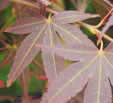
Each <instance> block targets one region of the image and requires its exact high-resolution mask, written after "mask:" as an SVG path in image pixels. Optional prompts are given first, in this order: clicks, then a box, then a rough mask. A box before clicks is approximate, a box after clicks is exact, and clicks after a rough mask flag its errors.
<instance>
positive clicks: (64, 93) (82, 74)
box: [38, 43, 113, 103]
mask: <svg viewBox="0 0 113 103" xmlns="http://www.w3.org/2000/svg"><path fill="white" fill-rule="evenodd" d="M38 47H40V45H38ZM41 47H43V48H49V49H50V50H51V51H54V52H55V53H57V54H58V55H60V56H62V57H64V58H66V59H69V60H74V61H75V60H78V59H79V60H80V61H79V62H78V63H73V64H71V65H70V66H69V67H67V68H66V69H64V70H63V72H61V73H60V75H59V76H58V78H57V79H56V80H55V81H54V82H53V83H52V84H51V85H50V87H49V89H48V93H47V94H46V95H45V96H44V97H43V99H42V102H41V103H65V102H66V101H68V100H69V99H70V98H72V97H74V96H75V95H76V94H77V93H78V92H80V91H81V90H82V89H83V87H85V85H86V84H87V87H86V89H85V93H84V103H112V92H111V87H110V81H111V84H113V43H111V44H110V45H109V46H108V47H107V48H106V49H105V50H104V51H101V50H98V49H97V48H96V47H95V46H94V45H90V46H89V45H85V44H82V45H81V44H75V45H65V46H54V47H50V46H49V47H48V46H42V45H41ZM80 57H81V59H80ZM109 80H110V81H109Z"/></svg>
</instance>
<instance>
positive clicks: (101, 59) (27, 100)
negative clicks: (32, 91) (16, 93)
mask: <svg viewBox="0 0 113 103" xmlns="http://www.w3.org/2000/svg"><path fill="white" fill-rule="evenodd" d="M9 1H10V2H9ZM70 1H71V2H72V3H73V4H74V5H75V7H76V9H78V10H68V11H62V12H58V11H55V10H54V9H53V8H51V6H50V5H51V4H52V3H59V2H57V0H7V1H5V5H6V6H5V7H4V6H3V0H2V1H0V5H1V8H0V10H3V9H5V8H6V7H7V6H8V5H12V18H11V19H10V20H9V21H8V23H7V24H6V25H5V26H4V27H3V28H2V29H1V31H0V33H1V34H2V35H3V37H2V38H0V42H1V43H2V44H3V45H4V46H5V47H3V48H0V50H6V49H7V50H6V53H5V56H4V57H3V60H2V62H1V64H0V68H2V67H4V66H6V65H9V64H10V63H12V62H13V64H12V68H11V70H10V72H9V75H8V80H7V87H10V86H11V85H12V83H13V82H15V80H16V79H17V78H18V79H19V81H20V86H21V88H22V91H23V95H22V99H21V100H22V102H23V103H37V102H39V101H40V103H68V102H69V103H75V102H76V100H75V99H76V96H78V94H81V93H82V96H81V95H79V96H81V97H80V98H83V99H82V100H81V101H80V103H81V102H83V103H112V87H111V86H112V85H113V39H112V38H111V37H109V36H108V35H106V31H107V30H108V29H109V28H110V26H112V25H113V13H112V12H113V9H111V10H110V11H108V14H107V15H106V16H105V15H104V16H105V17H104V18H103V19H102V20H101V21H100V23H99V24H98V25H96V26H94V25H91V24H88V23H85V22H84V20H86V19H87V21H88V20H89V19H93V18H95V17H99V15H95V14H94V15H93V14H90V13H85V10H86V6H87V2H88V1H87V0H86V1H85V2H82V0H76V1H75V0H70ZM91 2H92V3H94V5H95V4H96V3H97V4H98V5H100V4H102V6H104V5H105V7H106V6H110V8H112V7H113V6H112V3H111V2H110V1H109V0H101V1H98V0H93V1H91ZM23 5H25V7H24V6H23ZM59 5H60V4H59ZM78 5H79V6H78ZM80 5H82V6H83V8H82V9H80ZM99 8H100V7H97V8H96V10H98V9H99ZM99 10H100V9H99ZM81 11H84V12H81ZM98 13H99V11H98ZM26 15H27V16H26ZM100 16H101V13H100ZM102 16H103V15H102ZM109 16H110V17H109ZM108 17H109V18H108ZM14 18H15V19H16V22H15V23H14V24H12V25H10V26H9V24H10V21H11V20H12V19H14ZM107 18H108V21H107V22H106V24H105V26H104V27H103V28H102V31H100V29H98V28H99V27H100V26H102V25H103V24H104V21H105V20H106V19H107ZM80 26H83V27H84V28H86V29H88V30H89V31H90V32H91V33H92V34H94V35H95V36H96V37H97V38H98V41H99V42H98V44H99V43H100V45H96V44H94V43H93V42H92V41H91V40H90V39H89V38H88V37H87V36H86V35H85V34H84V30H81V29H80ZM3 31H4V32H7V33H14V34H16V35H18V36H15V37H14V36H13V35H12V36H9V37H7V36H6V35H5V34H4V32H3ZM103 38H105V39H106V40H108V41H110V42H111V43H110V44H109V45H108V46H107V47H106V48H105V49H103V48H104V44H105V43H104V42H103V40H102V39H103ZM95 42H96V41H95ZM97 47H98V48H97ZM39 54H41V57H40V59H39V57H38V56H39ZM67 60H69V61H70V64H69V65H68V66H67V65H66V63H65V62H66V61H67ZM29 65H30V66H31V65H32V66H34V67H36V68H38V70H39V71H38V72H34V71H32V70H31V69H30V66H29ZM31 76H34V77H35V78H36V79H37V81H38V82H39V83H40V80H44V81H45V82H46V85H45V87H43V86H42V85H41V83H40V88H41V89H42V93H43V96H42V98H41V100H39V99H37V100H36V101H34V102H33V100H32V97H29V94H28V91H29V83H30V78H31ZM4 86H5V84H4V83H3V82H2V80H1V88H3V87H4Z"/></svg>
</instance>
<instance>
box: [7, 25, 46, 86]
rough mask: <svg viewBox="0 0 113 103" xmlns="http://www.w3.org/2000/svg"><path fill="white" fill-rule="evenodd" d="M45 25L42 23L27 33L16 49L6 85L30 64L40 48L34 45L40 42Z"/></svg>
mask: <svg viewBox="0 0 113 103" xmlns="http://www.w3.org/2000/svg"><path fill="white" fill-rule="evenodd" d="M45 26H46V24H44V23H43V24H42V25H41V26H40V27H39V28H38V29H37V30H36V31H35V32H33V33H31V35H28V36H27V37H26V38H25V40H24V41H23V42H22V44H21V46H20V47H19V50H18V51H17V54H16V57H15V62H14V63H13V67H12V69H11V71H10V73H9V76H8V81H7V86H10V85H11V84H12V82H14V81H15V80H16V78H17V77H18V76H19V75H20V73H21V72H22V71H23V70H24V69H25V68H26V67H27V65H29V64H30V62H31V61H32V59H33V58H34V57H35V56H36V55H37V53H38V52H39V50H40V49H39V48H36V47H35V45H36V44H39V43H42V39H43V35H41V34H42V33H43V30H44V28H45ZM37 32H38V33H37Z"/></svg>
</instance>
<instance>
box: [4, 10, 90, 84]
mask: <svg viewBox="0 0 113 103" xmlns="http://www.w3.org/2000/svg"><path fill="white" fill-rule="evenodd" d="M77 13H79V12H77ZM62 14H64V16H63V15H62ZM75 14H76V11H73V12H72V11H70V14H69V11H68V12H64V13H63V12H62V13H59V17H60V18H61V19H63V20H64V21H66V20H67V21H68V20H70V19H71V20H72V21H71V22H74V21H76V22H77V21H80V20H83V19H86V16H87V18H90V17H91V15H89V14H84V13H81V12H80V15H82V17H81V18H80V17H79V16H77V14H76V15H75ZM70 15H72V16H70ZM78 15H79V14H78ZM61 16H62V17H61ZM78 18H79V19H78ZM61 19H58V15H57V16H56V17H55V16H53V17H49V18H48V19H43V18H37V19H36V18H35V19H33V18H31V19H30V18H27V19H23V20H19V21H17V22H16V23H15V24H13V25H12V26H11V27H9V28H7V29H6V31H7V32H13V33H18V34H25V33H30V32H32V33H31V34H29V35H28V37H26V39H25V40H24V41H23V42H22V44H21V46H20V47H19V50H18V52H17V55H16V58H15V61H14V64H13V67H12V69H11V71H10V73H9V77H8V81H7V83H8V84H7V85H8V86H10V85H11V84H12V82H14V81H15V80H16V78H17V77H18V76H19V75H20V73H21V72H22V71H23V69H24V68H26V67H27V65H29V64H30V62H31V61H32V59H33V58H34V57H35V56H36V55H37V53H38V51H39V49H38V48H36V47H35V45H36V44H40V43H42V39H43V36H44V34H46V33H49V34H46V35H49V38H50V39H48V36H45V37H44V39H45V40H46V41H45V42H47V44H50V45H54V42H53V43H52V41H54V40H55V39H56V41H57V40H59V38H58V37H57V35H56V32H57V33H58V34H59V35H60V36H61V37H62V38H63V39H64V40H65V41H66V42H69V41H71V42H70V43H76V42H80V43H81V42H83V41H85V42H86V43H91V42H90V40H89V39H87V37H86V36H85V35H84V34H83V33H82V32H81V30H80V29H79V28H77V27H75V26H73V25H70V24H64V23H61V21H60V20H61ZM76 19H77V20H76ZM29 20H31V21H30V22H29ZM40 20H41V21H40ZM20 21H21V22H20ZM66 23H67V22H66ZM37 29H38V30H37ZM55 35H56V36H55ZM52 36H53V37H52ZM51 37H52V38H51ZM47 39H48V40H49V41H48V40H47ZM46 55H47V54H46ZM49 55H51V56H52V57H50V58H51V60H53V59H54V60H56V59H57V60H59V61H61V60H62V59H58V58H59V57H58V56H57V57H55V56H53V55H55V54H54V53H52V54H51V53H49ZM44 58H45V59H46V57H44ZM46 60H47V59H46ZM47 61H49V58H48V60H47ZM47 61H46V62H47ZM52 63H54V64H55V61H53V62H51V64H52ZM58 63H59V62H58ZM58 63H56V64H58ZM44 65H45V70H46V69H47V70H46V71H49V70H48V69H49V68H50V67H48V66H47V63H44ZM60 66H62V65H59V66H58V68H59V69H60V68H61V67H60ZM54 67H55V66H54ZM51 69H52V67H51V68H50V70H51ZM59 69H58V70H57V73H56V74H57V75H58V73H59V72H60V71H61V70H59ZM54 70H55V69H54ZM51 72H52V73H53V72H54V73H53V75H54V74H55V72H56V71H51ZM46 73H49V72H46ZM47 75H48V74H47ZM54 77H55V76H54ZM50 78H51V77H50ZM50 78H49V79H50ZM52 79H54V78H52ZM52 79H51V80H52ZM51 80H50V81H51Z"/></svg>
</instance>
